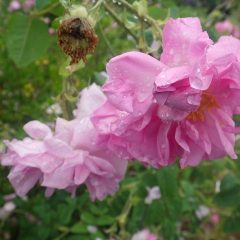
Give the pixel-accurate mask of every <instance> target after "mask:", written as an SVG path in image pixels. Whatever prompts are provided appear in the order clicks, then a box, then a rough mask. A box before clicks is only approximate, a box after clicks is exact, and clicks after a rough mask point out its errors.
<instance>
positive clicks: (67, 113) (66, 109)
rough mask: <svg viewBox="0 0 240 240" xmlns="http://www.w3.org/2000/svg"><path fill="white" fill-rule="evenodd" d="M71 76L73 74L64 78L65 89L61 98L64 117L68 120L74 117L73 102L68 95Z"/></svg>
mask: <svg viewBox="0 0 240 240" xmlns="http://www.w3.org/2000/svg"><path fill="white" fill-rule="evenodd" d="M71 78H72V76H69V77H67V78H64V79H63V91H62V93H61V96H60V98H61V99H60V105H61V107H62V110H63V117H64V118H65V119H67V120H71V119H73V114H72V107H71V103H70V101H69V100H68V97H67V95H68V92H69V89H68V84H69V82H71Z"/></svg>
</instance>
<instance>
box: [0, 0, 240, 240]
mask: <svg viewBox="0 0 240 240" xmlns="http://www.w3.org/2000/svg"><path fill="white" fill-rule="evenodd" d="M9 2H10V1H8V0H4V1H3V2H2V3H0V4H2V6H1V10H0V15H1V25H0V33H1V35H0V148H2V147H3V143H2V141H3V139H11V138H13V137H14V138H22V137H23V136H24V133H23V130H22V126H23V125H24V124H25V123H26V122H28V121H30V120H33V119H38V120H41V121H44V122H51V121H53V120H54V119H55V118H56V115H54V114H52V115H51V114H50V115H49V114H47V113H46V109H47V108H48V107H49V106H50V105H52V104H53V103H55V102H56V101H58V100H59V94H60V93H61V91H62V80H63V75H64V70H63V69H64V66H65V65H66V56H65V55H64V54H63V53H62V52H61V50H60V49H59V47H58V45H57V35H56V34H55V35H49V34H48V28H49V27H53V28H56V27H57V25H58V23H57V21H56V20H55V19H57V18H58V17H60V16H63V14H64V9H63V8H62V7H61V6H60V4H59V3H58V0H36V5H35V7H34V9H32V10H31V11H30V12H24V11H22V10H20V11H17V12H14V13H9V12H8V11H7V7H8V5H9ZM75 2H77V3H82V4H84V5H85V6H87V7H89V6H90V4H91V1H75ZM108 2H109V3H108V4H109V6H112V8H113V9H114V10H115V11H116V12H117V14H118V16H120V18H121V19H125V20H126V19H127V22H125V23H126V24H131V26H132V30H133V31H135V32H138V27H139V25H138V22H137V20H136V19H135V18H134V15H133V14H132V13H128V12H127V13H126V12H125V11H123V10H121V9H119V6H116V4H117V1H108ZM128 2H129V3H132V2H133V1H128ZM143 2H144V1H139V3H140V4H142V3H143ZM224 3H225V5H224ZM114 4H115V5H114ZM239 9H240V8H239V3H238V1H220V0H212V1H207V0H202V1H200V0H197V1H193V0H163V1H154V0H152V1H148V14H149V15H150V16H151V17H152V18H154V19H161V20H164V19H165V18H166V17H167V16H168V15H170V16H171V17H173V18H177V17H186V16H198V17H200V18H201V21H202V23H203V26H205V28H206V29H207V30H208V32H209V34H210V36H211V37H212V38H213V39H214V40H216V39H217V38H218V35H217V33H216V32H215V30H214V28H213V25H214V23H215V22H216V21H219V20H222V19H224V18H226V17H227V18H230V19H231V20H232V21H233V22H234V23H235V24H238V25H239V22H240V16H239V15H238V14H237V13H238V11H239ZM43 17H48V18H49V19H50V23H48V24H46V23H44V22H43ZM96 17H97V25H96V32H97V35H98V36H99V40H100V41H99V44H98V46H97V49H96V52H95V54H94V55H93V56H89V59H88V62H87V64H86V65H85V66H83V65H82V66H80V69H79V70H78V71H77V72H76V74H75V75H74V83H75V88H76V89H77V90H78V91H79V90H80V89H82V88H83V87H85V86H87V85H89V84H90V83H92V82H96V83H98V84H102V83H103V82H104V78H103V77H102V74H101V72H102V71H104V70H105V65H106V62H107V61H108V60H109V59H110V58H111V57H112V56H115V55H117V54H120V53H123V52H125V51H129V50H133V49H136V48H137V44H138V43H136V42H135V41H134V40H133V39H132V38H130V37H129V36H128V35H127V33H126V31H125V30H124V28H123V27H120V26H119V25H117V24H116V23H115V21H114V20H113V19H112V17H111V16H110V15H109V14H106V12H105V11H104V10H103V9H102V10H100V13H99V15H98V16H96ZM129 26H130V25H129ZM144 35H145V38H146V41H147V45H148V46H150V45H151V43H152V40H153V35H152V32H151V29H146V31H145V32H144ZM160 52H161V48H160V49H159V50H158V52H157V53H156V54H157V56H159V53H160ZM72 104H73V105H74V101H73V103H72ZM239 149H240V145H239V142H238V143H237V153H238V155H239ZM7 174H8V169H5V168H4V169H3V168H0V207H1V206H3V205H4V202H5V200H4V196H5V195H6V194H9V193H12V192H13V189H12V187H11V186H10V184H9V183H8V181H7ZM217 181H221V188H220V192H216V191H215V184H216V182H217ZM153 186H159V187H160V190H161V195H162V197H161V198H160V199H158V200H155V201H153V203H152V204H151V205H146V204H145V203H144V199H145V197H146V195H147V190H146V188H147V187H153ZM13 201H14V203H15V204H16V209H15V210H14V211H13V213H12V214H11V215H10V216H9V217H8V218H6V219H2V220H0V239H4V240H5V239H6V240H8V239H12V240H13V239H17V240H31V239H34V240H38V239H39V240H47V239H54V240H60V239H66V240H79V239H81V240H85V239H86V240H89V239H90V240H91V239H97V238H98V237H99V238H101V239H110V237H114V238H115V239H121V240H124V239H126V240H127V239H131V236H132V235H133V234H134V233H135V232H137V231H139V230H141V229H143V228H149V229H151V231H152V232H154V233H155V234H157V235H158V236H159V239H166V240H172V239H173V240H174V239H176V240H177V239H186V240H188V239H189V240H190V239H200V240H202V239H206V240H207V239H209V240H210V239H233V240H235V239H240V159H238V160H236V161H233V160H230V159H228V158H225V159H220V160H218V161H211V162H210V161H209V162H203V163H202V164H201V165H200V166H198V167H196V168H187V169H185V170H179V168H178V167H177V166H171V167H168V168H164V169H161V170H154V169H150V168H149V169H148V168H145V167H143V166H140V165H139V164H137V163H132V164H130V166H129V169H128V174H127V176H126V178H125V179H124V180H123V182H122V184H121V186H120V190H119V191H118V192H117V193H116V194H115V195H114V196H112V197H108V198H107V199H105V200H104V201H102V202H91V201H90V200H89V196H88V193H87V192H86V191H85V189H84V188H83V187H81V188H80V189H79V190H78V192H77V196H76V197H75V198H72V197H71V196H69V194H67V193H65V192H62V191H58V192H56V193H55V194H54V196H53V197H51V198H50V199H47V198H45V197H44V192H43V190H42V189H40V188H35V189H34V190H33V191H31V192H30V194H29V196H28V198H27V199H20V198H15V199H14V200H13ZM200 205H206V206H207V207H208V208H209V209H210V214H209V215H208V216H206V217H205V218H203V219H201V220H199V219H198V218H197V217H196V214H195V212H196V210H197V209H198V207H199V206H200ZM215 213H216V214H218V215H219V216H220V222H219V223H218V224H216V225H215V224H213V223H212V222H211V214H215ZM89 226H96V227H97V231H96V232H95V233H90V232H89Z"/></svg>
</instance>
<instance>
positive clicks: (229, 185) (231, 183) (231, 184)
mask: <svg viewBox="0 0 240 240" xmlns="http://www.w3.org/2000/svg"><path fill="white" fill-rule="evenodd" d="M235 187H240V183H239V180H238V178H237V177H236V176H235V175H234V174H233V173H229V174H227V175H226V176H225V177H224V178H223V180H222V182H221V192H223V191H228V190H231V189H233V188H235Z"/></svg>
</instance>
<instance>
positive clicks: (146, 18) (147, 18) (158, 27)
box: [118, 0, 165, 39]
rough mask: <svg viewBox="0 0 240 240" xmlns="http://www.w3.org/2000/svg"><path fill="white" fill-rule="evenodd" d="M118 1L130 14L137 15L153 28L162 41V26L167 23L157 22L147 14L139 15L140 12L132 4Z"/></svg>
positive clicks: (121, 0) (123, 0) (122, 0)
mask: <svg viewBox="0 0 240 240" xmlns="http://www.w3.org/2000/svg"><path fill="white" fill-rule="evenodd" d="M118 1H119V2H120V3H122V6H124V7H126V8H127V9H128V10H129V11H130V12H132V13H133V14H135V15H136V16H137V17H138V18H139V19H140V20H141V21H144V22H145V23H146V24H147V25H148V26H149V27H153V28H154V29H155V30H156V32H157V33H158V35H159V36H158V37H159V38H160V39H161V37H162V30H161V26H162V25H164V24H165V21H163V22H159V21H156V20H155V19H153V18H152V17H150V16H149V15H147V14H144V15H139V14H138V11H137V10H136V9H135V8H134V7H133V6H132V5H131V4H130V3H128V2H127V1H125V0H118Z"/></svg>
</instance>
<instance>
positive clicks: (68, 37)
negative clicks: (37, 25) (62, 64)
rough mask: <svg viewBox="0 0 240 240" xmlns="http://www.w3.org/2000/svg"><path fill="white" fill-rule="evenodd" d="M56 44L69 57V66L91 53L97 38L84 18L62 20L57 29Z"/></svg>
mask: <svg viewBox="0 0 240 240" xmlns="http://www.w3.org/2000/svg"><path fill="white" fill-rule="evenodd" d="M58 42H59V45H60V47H61V48H62V50H63V51H64V53H66V54H67V55H68V56H70V57H71V62H70V65H71V64H76V63H78V62H79V61H80V60H81V59H82V60H83V61H84V62H86V56H87V55H88V54H90V53H93V52H94V50H95V48H96V45H97V42H98V37H97V35H96V33H95V31H94V29H93V27H92V26H91V24H90V23H89V21H88V20H87V19H86V18H79V17H74V18H69V19H66V20H64V21H63V22H62V23H61V25H60V27H59V29H58Z"/></svg>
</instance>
